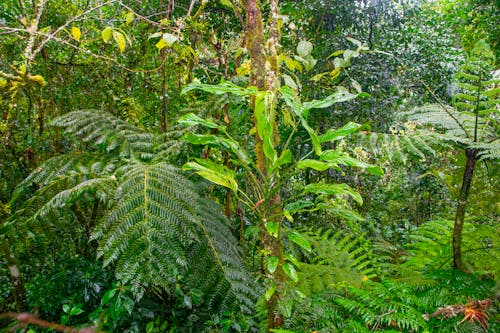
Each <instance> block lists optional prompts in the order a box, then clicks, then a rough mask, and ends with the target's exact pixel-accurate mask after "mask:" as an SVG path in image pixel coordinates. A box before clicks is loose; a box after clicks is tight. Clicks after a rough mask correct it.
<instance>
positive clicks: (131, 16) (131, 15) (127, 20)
mask: <svg viewBox="0 0 500 333" xmlns="http://www.w3.org/2000/svg"><path fill="white" fill-rule="evenodd" d="M134 18H135V15H134V13H132V12H128V13H127V16H125V23H126V24H130V23H132V21H134Z"/></svg>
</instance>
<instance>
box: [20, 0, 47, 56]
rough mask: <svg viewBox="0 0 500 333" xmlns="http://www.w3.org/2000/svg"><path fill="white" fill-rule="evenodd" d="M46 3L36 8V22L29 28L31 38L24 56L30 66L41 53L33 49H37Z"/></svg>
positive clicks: (43, 2)
mask: <svg viewBox="0 0 500 333" xmlns="http://www.w3.org/2000/svg"><path fill="white" fill-rule="evenodd" d="M46 3H47V0H42V2H41V3H40V6H39V7H38V8H36V6H35V8H34V9H35V11H36V18H35V21H34V22H33V23H32V24H30V25H29V27H27V31H28V32H29V34H30V38H29V40H28V45H26V48H25V49H24V56H25V57H26V60H27V62H28V64H30V63H31V62H32V61H33V59H34V58H35V56H36V54H37V53H38V52H39V51H38V52H37V51H35V52H33V48H34V47H35V38H36V36H37V32H38V24H39V23H40V18H41V17H42V13H43V9H44V7H45V4H46Z"/></svg>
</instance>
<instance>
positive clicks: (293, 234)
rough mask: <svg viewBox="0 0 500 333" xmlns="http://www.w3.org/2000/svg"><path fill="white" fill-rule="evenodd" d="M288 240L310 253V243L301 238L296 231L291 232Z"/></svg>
mask: <svg viewBox="0 0 500 333" xmlns="http://www.w3.org/2000/svg"><path fill="white" fill-rule="evenodd" d="M288 239H290V240H291V241H292V242H294V243H295V244H297V245H298V246H300V247H301V248H303V249H304V250H306V251H308V252H311V243H309V241H308V240H307V238H305V237H304V236H302V235H301V234H300V233H298V232H297V231H292V232H290V233H289V234H288Z"/></svg>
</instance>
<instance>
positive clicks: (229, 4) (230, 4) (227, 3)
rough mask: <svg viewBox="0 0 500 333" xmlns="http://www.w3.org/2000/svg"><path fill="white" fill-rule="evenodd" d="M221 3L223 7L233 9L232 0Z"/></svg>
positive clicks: (221, 0) (223, 0)
mask: <svg viewBox="0 0 500 333" xmlns="http://www.w3.org/2000/svg"><path fill="white" fill-rule="evenodd" d="M220 3H221V4H222V5H223V6H226V7H229V8H233V4H232V3H231V1H230V0H220Z"/></svg>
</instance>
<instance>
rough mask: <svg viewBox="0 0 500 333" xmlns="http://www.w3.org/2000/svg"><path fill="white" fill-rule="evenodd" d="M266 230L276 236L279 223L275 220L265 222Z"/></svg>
mask: <svg viewBox="0 0 500 333" xmlns="http://www.w3.org/2000/svg"><path fill="white" fill-rule="evenodd" d="M265 226H266V230H267V232H268V233H269V234H270V235H271V236H273V237H275V238H276V237H278V233H279V225H278V223H276V222H266V224H265Z"/></svg>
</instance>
